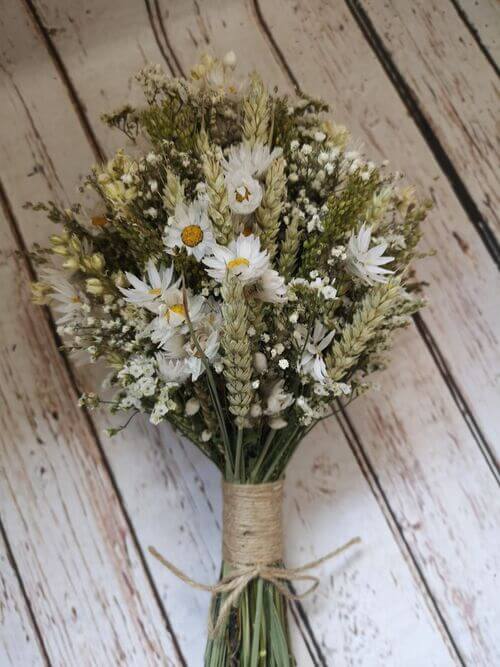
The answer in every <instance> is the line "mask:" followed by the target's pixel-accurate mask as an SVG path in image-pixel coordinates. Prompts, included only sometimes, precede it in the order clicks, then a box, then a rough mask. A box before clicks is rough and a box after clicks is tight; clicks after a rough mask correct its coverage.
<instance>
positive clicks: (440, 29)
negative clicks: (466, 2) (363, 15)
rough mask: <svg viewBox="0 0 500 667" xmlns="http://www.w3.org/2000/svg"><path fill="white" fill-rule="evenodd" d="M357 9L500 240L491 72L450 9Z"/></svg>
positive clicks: (372, 0) (370, 5)
mask: <svg viewBox="0 0 500 667" xmlns="http://www.w3.org/2000/svg"><path fill="white" fill-rule="evenodd" d="M361 5H362V6H363V7H364V9H365V11H366V12H367V14H368V16H369V18H370V19H371V21H372V22H373V25H374V28H375V30H376V31H377V33H378V35H379V36H380V38H381V40H382V42H383V44H384V46H385V48H386V49H387V50H388V52H389V53H390V55H391V58H392V60H393V62H394V64H395V65H396V67H397V68H398V70H399V71H400V72H401V74H402V76H403V77H404V79H405V81H406V83H407V84H408V86H409V87H410V89H411V92H412V95H413V96H414V97H415V98H416V100H417V103H418V106H419V108H420V110H421V111H422V113H423V115H424V116H425V118H426V119H427V121H428V122H429V124H430V126H431V127H432V130H433V132H434V133H435V135H436V137H437V138H438V140H439V141H440V143H441V145H442V146H443V148H444V150H445V152H446V155H447V156H448V158H449V159H450V160H451V161H452V162H453V164H454V167H455V169H456V171H457V172H458V175H459V177H460V179H461V180H462V181H463V183H464V184H465V186H466V188H467V189H468V191H469V192H470V194H471V196H472V197H473V199H474V201H475V203H476V205H477V207H478V209H479V210H480V212H481V213H482V215H483V216H484V218H485V220H486V221H487V222H488V223H489V225H490V226H491V228H492V229H493V230H494V231H495V232H496V234H497V236H498V237H500V206H499V204H500V179H499V174H500V159H499V157H498V141H499V136H498V96H499V92H500V91H499V88H498V77H497V74H496V73H495V71H494V69H493V67H491V66H490V64H489V63H488V61H487V59H486V57H485V56H484V54H483V53H482V52H481V50H480V48H479V46H478V44H477V42H476V40H475V39H474V37H473V36H472V35H471V33H470V31H469V29H468V28H467V26H466V25H465V24H464V22H463V21H462V19H461V18H460V16H459V15H458V14H457V11H456V9H455V8H454V7H453V5H452V4H451V3H450V2H438V1H437V0H431V1H430V2H429V0H417V1H414V2H412V3H411V4H410V3H406V2H397V1H396V0H388V1H387V2H377V1H376V0H364V1H363V2H362V3H361ZM498 6H499V5H498V4H497V7H498ZM497 29H500V22H499V23H498V24H497Z"/></svg>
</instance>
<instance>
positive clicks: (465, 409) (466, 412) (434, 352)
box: [252, 0, 500, 483]
mask: <svg viewBox="0 0 500 667" xmlns="http://www.w3.org/2000/svg"><path fill="white" fill-rule="evenodd" d="M345 2H346V4H347V5H348V6H349V9H350V11H351V13H352V14H353V16H354V18H355V20H356V22H357V23H358V25H359V26H360V28H361V30H362V33H363V35H364V36H365V37H366V39H367V42H368V43H369V45H370V46H371V47H372V50H373V51H374V52H375V55H376V56H377V59H378V60H379V61H380V62H381V64H382V66H383V67H384V70H385V71H386V73H387V74H388V78H389V79H390V81H391V82H392V83H393V85H394V87H395V88H396V90H397V92H398V94H399V96H400V97H401V99H402V101H403V103H405V98H404V96H402V95H401V90H400V89H398V86H397V85H396V84H395V82H394V80H393V78H392V77H391V75H390V73H389V72H388V71H387V69H386V67H385V64H384V62H383V61H381V60H380V57H379V54H378V53H377V51H376V50H375V48H374V47H373V45H372V43H371V40H370V37H369V35H368V34H367V31H366V29H364V28H363V26H362V25H361V24H360V23H359V21H358V19H357V18H356V15H355V11H353V10H352V8H351V6H350V5H351V4H352V0H345ZM356 4H357V3H356ZM252 8H253V9H254V11H255V17H256V22H257V25H259V26H260V28H261V29H262V32H263V34H264V35H265V37H266V39H267V41H268V42H269V44H270V46H271V48H272V49H273V50H274V52H275V54H276V56H277V60H278V62H279V64H280V66H281V69H282V70H283V71H284V72H285V73H286V75H287V77H288V78H289V79H290V81H291V83H292V84H293V85H294V86H295V88H296V89H297V90H298V91H300V90H301V88H300V84H299V82H298V79H297V77H296V76H295V74H294V72H293V70H292V68H291V67H290V65H289V64H288V62H287V60H286V57H285V55H284V53H283V52H282V50H281V49H280V47H279V46H278V44H277V42H276V40H275V39H274V36H273V34H272V32H271V30H270V29H269V26H268V25H267V23H266V20H265V19H264V16H263V14H262V12H261V10H260V6H259V0H252ZM382 48H383V47H382ZM398 76H400V75H399V74H398ZM405 104H406V103H405ZM407 108H408V110H409V112H410V116H411V117H412V119H413V121H414V122H415V124H416V125H417V127H419V129H420V130H421V128H420V126H419V123H418V120H417V119H416V118H415V117H414V116H413V114H412V112H411V109H410V108H409V107H407ZM419 113H420V112H419ZM422 118H423V117H422ZM423 121H424V122H425V123H427V121H425V119H423ZM429 131H430V132H431V133H432V130H430V128H429ZM421 132H422V130H421ZM422 134H423V133H422ZM424 139H425V140H426V142H427V138H426V137H425V135H424ZM436 141H437V140H436ZM427 143H428V142H427ZM429 146H430V148H431V150H432V146H431V145H430V144H429ZM436 159H437V158H436ZM446 159H447V161H448V158H446ZM437 161H438V163H439V164H440V167H441V169H442V171H444V172H445V169H444V167H443V165H442V164H441V163H440V162H439V159H437ZM450 164H451V163H450ZM452 168H453V169H454V167H452ZM445 173H446V172H445ZM464 190H465V188H464ZM457 197H458V199H459V201H460V203H461V204H462V207H463V208H464V210H465V212H466V213H467V216H468V218H469V220H470V221H471V222H473V223H474V218H472V217H471V216H470V214H469V211H468V210H467V208H466V207H465V206H464V204H463V202H462V200H461V198H460V197H459V196H458V195H457ZM469 197H470V196H469ZM470 201H471V203H472V205H473V206H474V207H475V208H476V210H477V207H476V205H475V203H474V202H473V200H472V198H470ZM477 215H478V216H480V213H479V211H478V210H477ZM485 224H486V223H485ZM474 227H475V229H476V231H477V232H478V234H479V236H480V237H481V238H482V236H481V230H480V228H478V226H477V225H476V224H474ZM488 230H489V228H488ZM489 234H491V241H492V244H494V245H495V248H496V250H495V253H494V254H492V258H493V260H494V261H495V262H496V264H497V265H498V266H500V250H499V246H498V243H497V241H496V238H495V236H494V235H493V233H492V232H491V230H489ZM482 240H483V242H484V239H483V238H482ZM490 254H491V253H490ZM413 321H414V322H415V324H416V326H417V330H418V332H419V334H420V336H421V338H422V340H423V342H424V344H425V346H426V347H427V349H428V350H429V353H430V354H431V356H432V358H433V360H434V363H435V364H436V366H437V368H438V371H439V373H440V375H441V376H442V378H443V379H444V381H445V383H446V386H447V387H448V390H449V392H450V395H451V397H452V399H453V402H454V403H455V404H456V406H457V407H458V409H459V411H460V414H461V415H462V418H463V420H464V422H465V424H466V426H467V428H468V429H469V431H470V432H471V434H472V437H473V438H474V440H475V442H476V443H477V445H478V448H479V450H480V451H481V454H482V456H483V457H484V459H485V461H486V464H487V465H488V468H489V469H490V470H491V472H492V474H493V476H494V478H495V479H496V481H497V483H500V473H499V468H498V462H497V461H496V457H495V454H494V452H493V451H492V448H491V446H490V444H489V443H488V440H487V438H486V437H485V435H484V434H483V432H482V431H481V428H480V427H479V425H478V422H477V420H476V418H475V416H474V413H473V412H472V409H471V407H470V406H469V405H468V403H467V401H466V399H465V397H464V395H463V393H462V392H461V390H460V388H459V385H458V383H457V381H456V380H455V378H454V376H453V373H452V372H451V370H450V369H449V368H448V365H447V363H446V361H445V359H444V356H443V354H442V353H441V350H440V348H439V345H438V344H437V342H436V340H435V338H434V337H433V336H432V334H431V332H430V331H429V328H428V326H427V325H426V323H425V322H424V321H423V319H422V317H421V316H420V314H419V313H417V314H416V315H414V316H413Z"/></svg>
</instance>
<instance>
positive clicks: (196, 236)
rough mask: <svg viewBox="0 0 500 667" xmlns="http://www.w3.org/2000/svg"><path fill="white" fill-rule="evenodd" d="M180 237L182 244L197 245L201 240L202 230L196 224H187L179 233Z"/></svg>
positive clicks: (191, 246) (190, 246)
mask: <svg viewBox="0 0 500 667" xmlns="http://www.w3.org/2000/svg"><path fill="white" fill-rule="evenodd" d="M181 239H182V242H183V243H184V245H187V246H188V247H189V248H194V246H196V245H199V244H200V243H201V242H202V241H203V232H202V230H201V227H199V226H198V225H187V227H184V229H183V230H182V233H181Z"/></svg>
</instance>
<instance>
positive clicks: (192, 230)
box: [163, 199, 215, 261]
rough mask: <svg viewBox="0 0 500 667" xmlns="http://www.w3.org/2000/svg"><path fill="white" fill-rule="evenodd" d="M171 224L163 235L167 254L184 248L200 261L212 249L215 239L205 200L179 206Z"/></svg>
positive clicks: (171, 219) (170, 221) (170, 220)
mask: <svg viewBox="0 0 500 667" xmlns="http://www.w3.org/2000/svg"><path fill="white" fill-rule="evenodd" d="M169 223H170V224H169V226H167V227H166V228H165V232H164V234H163V242H164V244H165V246H166V247H167V252H172V251H173V249H174V248H184V250H185V251H186V252H187V254H188V255H193V256H194V257H195V258H196V259H197V260H198V261H200V260H201V259H203V257H204V256H205V255H206V254H208V253H209V252H210V250H211V249H212V246H213V245H214V243H215V238H214V235H213V231H212V224H211V222H210V220H209V218H208V213H207V202H206V201H205V200H203V199H196V200H195V201H194V202H193V203H192V204H190V205H189V206H187V205H186V204H184V203H179V204H177V206H176V207H175V213H174V215H173V216H172V217H171V218H170V219H169Z"/></svg>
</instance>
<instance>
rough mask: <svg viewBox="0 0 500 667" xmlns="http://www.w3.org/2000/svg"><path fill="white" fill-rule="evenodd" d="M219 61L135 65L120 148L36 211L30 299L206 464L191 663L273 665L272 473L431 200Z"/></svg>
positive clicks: (382, 340)
mask: <svg viewBox="0 0 500 667" xmlns="http://www.w3.org/2000/svg"><path fill="white" fill-rule="evenodd" d="M234 67H235V58H234V54H231V53H230V54H227V55H226V56H225V57H224V59H223V60H218V59H215V58H212V57H208V56H205V57H204V58H203V59H202V60H201V62H200V63H199V64H198V65H196V66H195V67H194V69H193V70H192V72H191V76H190V78H189V79H188V80H184V79H175V78H167V77H166V76H164V75H163V74H162V73H161V71H160V70H159V69H158V68H157V67H148V68H146V69H144V70H143V71H142V72H141V73H140V74H139V75H138V77H137V78H138V80H139V82H140V84H141V85H142V87H143V89H144V93H145V98H146V102H147V104H146V106H145V108H140V109H135V108H132V107H130V106H126V107H124V108H121V109H120V110H118V111H116V112H115V113H112V114H109V115H106V116H105V117H104V119H105V121H106V122H107V123H108V124H109V125H110V126H112V127H117V128H119V129H121V130H122V131H123V132H124V133H125V134H126V135H127V136H128V137H129V139H130V140H132V143H133V144H135V147H133V148H131V149H130V151H129V153H130V154H127V153H125V152H124V151H119V152H118V153H117V154H116V155H115V156H114V157H113V158H112V159H111V160H110V161H109V162H108V163H107V164H104V165H99V166H96V167H95V168H94V169H93V170H92V172H91V174H90V175H89V176H88V178H87V179H86V182H85V187H84V188H82V190H84V191H85V192H87V193H88V192H90V193H92V195H93V201H92V203H91V204H90V205H89V206H87V207H85V206H83V205H76V206H74V207H72V208H71V209H65V210H61V209H59V208H58V207H57V206H55V205H54V204H52V203H50V204H48V205H37V206H36V207H35V208H38V209H42V210H44V211H46V212H47V213H48V217H49V218H50V219H51V220H53V221H54V222H55V223H57V224H58V225H59V226H60V228H61V229H60V231H58V233H57V234H54V235H53V236H51V239H50V242H51V243H50V247H49V248H45V249H44V248H40V247H36V248H35V249H34V251H33V255H34V257H35V258H36V260H37V261H38V262H39V263H40V265H41V268H40V281H39V282H36V283H34V284H33V293H34V299H35V301H36V302H37V303H39V304H52V305H53V307H54V310H55V311H56V312H57V314H58V320H57V324H58V331H59V333H60V334H61V336H62V338H63V341H64V344H65V347H66V349H67V350H69V351H71V352H72V353H75V354H76V353H78V354H82V353H84V354H85V356H86V357H87V358H90V360H91V361H97V360H100V359H102V360H104V361H105V362H106V363H107V365H108V366H109V368H110V377H109V379H108V385H109V386H108V389H107V391H109V390H110V388H111V390H112V397H111V400H108V401H106V404H107V406H108V407H109V409H110V410H111V411H112V412H113V413H115V412H118V411H131V410H132V411H133V412H132V414H136V413H138V412H144V413H147V414H149V418H150V420H151V422H152V423H153V424H159V423H160V422H162V421H168V422H170V423H171V424H172V425H173V426H174V428H176V429H178V430H179V431H180V432H181V433H182V434H183V435H184V436H186V437H187V438H189V439H190V440H191V441H192V442H193V443H194V444H195V445H196V446H197V447H199V448H200V450H201V451H202V452H203V453H204V454H205V455H206V456H207V457H208V458H209V459H210V460H211V461H213V463H215V465H216V466H217V467H218V468H219V469H220V470H221V471H222V474H223V478H224V480H225V482H224V545H223V559H224V561H223V565H222V581H221V583H220V584H219V585H218V586H216V587H215V589H214V600H213V604H212V610H211V626H212V627H211V633H210V637H209V640H208V645H207V650H206V657H205V664H206V665H209V666H211V667H213V666H216V665H217V666H222V665H243V666H244V667H246V666H248V667H256V666H257V665H259V666H262V665H271V666H276V667H277V666H280V667H281V666H286V665H293V664H295V663H294V659H293V656H292V650H291V647H290V641H289V633H288V627H287V613H286V610H287V598H288V595H289V593H288V590H289V589H288V588H287V586H286V583H287V580H290V579H306V580H309V579H311V577H310V576H309V575H308V574H305V573H304V572H303V571H296V570H295V571H289V570H286V569H284V565H283V556H282V542H281V525H280V512H281V493H282V480H283V477H284V474H285V470H286V466H287V463H288V462H289V460H290V458H291V456H292V455H293V453H294V452H295V450H296V448H297V446H298V445H299V443H300V442H301V440H302V439H303V438H304V437H305V436H306V435H307V433H309V431H310V430H311V429H312V428H313V427H314V426H315V425H316V424H317V423H318V422H319V421H321V420H322V419H325V418H327V417H329V416H330V415H331V414H333V412H334V411H335V410H336V409H341V408H342V406H345V405H346V404H347V403H348V402H350V401H352V400H353V398H355V397H357V396H359V395H360V394H361V393H362V392H364V391H365V390H366V389H367V388H368V386H369V385H368V383H367V381H366V376H367V375H368V374H370V373H371V372H372V371H374V370H377V369H380V368H381V367H382V366H383V364H384V356H385V353H386V351H387V350H388V349H389V346H390V341H391V335H392V333H393V331H394V330H395V329H398V328H400V327H403V326H405V325H406V324H407V323H408V322H409V319H410V316H411V314H412V313H414V312H415V311H416V310H417V309H418V308H419V307H420V306H421V305H422V301H421V299H420V298H419V297H418V296H417V295H416V290H415V288H416V285H415V284H412V283H411V274H410V271H409V264H410V262H411V260H412V259H413V258H414V257H415V256H416V254H417V251H416V246H417V243H418V241H419V239H420V223H421V221H422V220H423V219H424V218H425V216H426V213H427V209H428V204H427V203H426V202H421V203H419V202H418V201H417V200H416V199H415V197H414V194H413V191H412V189H411V188H407V187H406V188H404V187H400V186H399V185H398V184H397V181H398V179H399V176H398V175H391V174H389V173H386V170H385V165H384V166H377V165H375V164H374V163H373V162H370V161H367V160H366V159H365V158H364V157H363V155H362V154H361V152H360V151H359V150H356V149H354V148H352V147H348V142H349V136H348V133H347V131H346V129H345V128H344V127H341V126H339V125H335V124H333V123H332V122H330V121H329V120H327V119H326V118H325V117H324V116H325V112H326V111H327V110H328V108H327V106H326V105H325V104H324V103H322V102H321V101H317V100H314V99H311V98H309V97H306V96H304V95H297V97H296V98H295V99H291V98H290V97H287V96H280V95H278V94H277V93H276V92H271V91H269V90H268V89H267V88H266V86H265V85H264V84H263V82H262V80H261V78H260V77H259V76H258V75H256V74H254V75H252V76H251V77H249V78H247V79H246V80H245V81H242V82H241V83H240V82H238V81H237V80H234V79H233V72H234ZM129 143H130V142H129ZM145 143H147V144H148V147H147V148H146V149H142V150H141V147H143V146H144V144H145ZM81 402H82V404H83V405H85V406H87V407H90V408H95V407H96V406H98V405H99V403H100V402H102V401H101V399H100V398H99V397H98V396H97V395H96V394H86V395H84V396H83V397H82V399H81ZM115 431H116V429H115ZM164 562H165V563H166V564H167V566H168V567H170V568H171V569H173V570H175V568H174V567H173V566H172V565H171V564H170V563H168V561H164ZM178 574H179V576H181V577H183V578H185V579H187V578H186V577H185V576H184V575H182V573H178Z"/></svg>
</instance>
